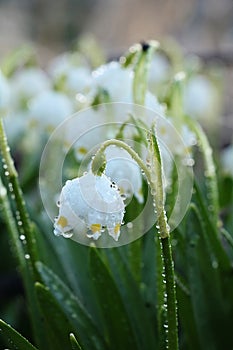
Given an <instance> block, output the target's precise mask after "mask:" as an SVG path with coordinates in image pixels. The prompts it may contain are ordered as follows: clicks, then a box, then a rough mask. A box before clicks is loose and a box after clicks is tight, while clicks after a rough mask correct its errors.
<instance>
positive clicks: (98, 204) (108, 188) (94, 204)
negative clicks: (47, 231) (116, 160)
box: [54, 172, 125, 241]
mask: <svg viewBox="0 0 233 350" xmlns="http://www.w3.org/2000/svg"><path fill="white" fill-rule="evenodd" d="M124 208H125V205H124V202H123V199H122V197H121V196H120V193H119V191H118V189H117V187H116V185H115V184H113V183H112V182H111V181H110V179H109V178H108V177H107V176H106V175H104V174H103V175H102V176H95V175H94V174H92V173H91V172H88V173H86V174H84V175H83V176H81V177H80V178H75V179H73V180H68V181H67V182H66V184H65V186H64V187H63V189H62V191H61V195H60V200H59V215H58V217H57V218H56V219H55V224H54V229H55V230H54V233H55V235H58V236H59V235H62V236H64V237H72V235H74V234H75V235H76V236H78V235H87V237H89V238H93V239H94V240H97V239H98V238H99V237H100V236H101V234H102V232H104V231H105V229H107V231H108V233H109V235H110V236H112V237H113V238H114V240H116V241H117V240H118V238H119V236H120V227H121V224H122V220H123V216H124Z"/></svg>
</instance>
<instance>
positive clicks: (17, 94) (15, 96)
mask: <svg viewBox="0 0 233 350" xmlns="http://www.w3.org/2000/svg"><path fill="white" fill-rule="evenodd" d="M49 86H50V80H49V78H48V76H47V75H46V73H45V72H44V71H43V70H42V69H40V68H24V69H22V70H20V71H19V72H17V73H16V74H15V75H14V76H13V77H12V79H11V103H12V105H13V107H15V108H16V109H19V108H23V109H25V108H26V107H27V103H28V101H29V100H30V99H31V98H32V97H34V96H36V95H38V94H39V93H41V92H42V91H44V90H45V89H48V88H49Z"/></svg>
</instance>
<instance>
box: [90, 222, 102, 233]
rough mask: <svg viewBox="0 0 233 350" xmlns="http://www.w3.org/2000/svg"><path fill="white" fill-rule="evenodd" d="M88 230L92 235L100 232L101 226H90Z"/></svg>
mask: <svg viewBox="0 0 233 350" xmlns="http://www.w3.org/2000/svg"><path fill="white" fill-rule="evenodd" d="M90 229H91V231H92V232H93V233H96V232H100V230H101V225H100V224H92V225H91V227H90Z"/></svg>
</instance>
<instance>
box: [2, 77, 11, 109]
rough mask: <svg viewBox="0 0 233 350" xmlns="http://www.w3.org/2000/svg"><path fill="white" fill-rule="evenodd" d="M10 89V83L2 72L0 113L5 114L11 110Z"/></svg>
mask: <svg viewBox="0 0 233 350" xmlns="http://www.w3.org/2000/svg"><path fill="white" fill-rule="evenodd" d="M9 100H10V88H9V82H8V80H7V79H6V78H5V76H4V75H3V74H2V72H1V71H0V112H1V113H5V112H6V111H7V110H8V108H9Z"/></svg>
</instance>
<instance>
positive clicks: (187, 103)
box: [184, 75, 215, 119]
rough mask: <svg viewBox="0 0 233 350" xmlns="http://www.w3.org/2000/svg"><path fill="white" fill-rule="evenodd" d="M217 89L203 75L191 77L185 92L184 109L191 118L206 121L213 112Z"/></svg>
mask: <svg viewBox="0 0 233 350" xmlns="http://www.w3.org/2000/svg"><path fill="white" fill-rule="evenodd" d="M214 97H215V89H214V86H213V85H212V84H211V82H210V80H209V79H207V78H206V77H205V76H203V75H195V76H193V77H191V78H190V79H189V80H188V82H187V85H186V87H185V91H184V109H185V112H186V113H187V114H188V115H190V116H191V117H194V118H197V119H204V118H206V115H207V114H208V115H209V114H210V113H211V112H212V111H213V105H214Z"/></svg>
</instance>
